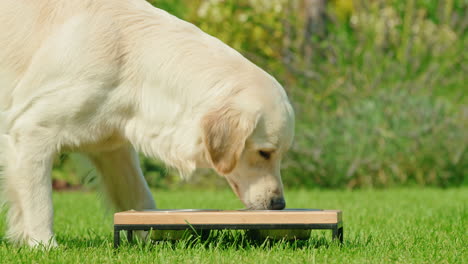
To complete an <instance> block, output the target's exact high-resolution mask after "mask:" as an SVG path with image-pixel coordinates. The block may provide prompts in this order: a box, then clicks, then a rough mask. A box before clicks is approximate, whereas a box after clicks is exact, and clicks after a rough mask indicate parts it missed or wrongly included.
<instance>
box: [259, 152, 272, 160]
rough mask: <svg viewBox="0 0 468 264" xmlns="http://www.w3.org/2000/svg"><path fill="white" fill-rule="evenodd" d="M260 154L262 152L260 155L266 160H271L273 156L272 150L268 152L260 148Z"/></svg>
mask: <svg viewBox="0 0 468 264" xmlns="http://www.w3.org/2000/svg"><path fill="white" fill-rule="evenodd" d="M258 154H260V156H262V158H264V159H266V160H269V159H270V157H271V152H267V151H264V150H259V151H258Z"/></svg>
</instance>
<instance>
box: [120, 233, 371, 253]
mask: <svg viewBox="0 0 468 264" xmlns="http://www.w3.org/2000/svg"><path fill="white" fill-rule="evenodd" d="M371 242H372V237H371V236H367V237H362V236H358V237H355V238H353V239H348V240H347V239H345V241H344V243H343V244H340V243H339V242H338V241H337V240H332V239H331V231H328V232H327V231H319V232H318V233H314V232H313V233H312V235H311V236H309V237H308V238H307V239H272V238H268V237H267V238H265V237H258V236H257V235H252V234H251V233H249V232H248V231H245V230H212V231H210V232H204V233H203V232H200V231H198V232H197V231H194V232H188V231H186V232H184V233H183V235H182V236H181V237H179V238H178V239H164V240H151V242H150V243H144V242H142V241H134V242H133V243H129V242H128V241H127V240H126V238H125V237H124V236H123V237H122V241H121V247H123V248H132V247H137V248H140V249H141V248H146V249H148V250H151V248H165V249H172V250H176V249H196V248H205V249H213V248H216V249H220V250H223V249H239V250H245V249H267V250H269V249H292V250H296V249H299V250H301V249H313V248H329V247H345V248H359V247H366V246H368V245H369V243H371Z"/></svg>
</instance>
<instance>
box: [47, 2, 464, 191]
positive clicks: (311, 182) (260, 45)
mask: <svg viewBox="0 0 468 264" xmlns="http://www.w3.org/2000/svg"><path fill="white" fill-rule="evenodd" d="M150 2H151V3H152V4H153V5H155V6H156V7H159V8H162V9H165V10H167V11H168V12H170V13H172V14H174V15H176V16H178V17H179V18H182V19H184V20H187V21H189V22H191V23H194V24H195V25H197V26H199V27H200V28H202V29H203V30H204V31H206V32H207V33H209V34H211V35H213V36H215V37H217V38H219V39H221V40H222V41H224V42H225V43H227V44H228V45H230V46H232V47H233V48H235V49H237V50H238V51H240V52H241V53H242V54H244V55H245V56H246V57H247V58H248V59H250V60H252V61H253V62H255V63H256V64H258V65H259V66H260V67H262V68H264V69H265V70H267V71H268V72H269V73H271V74H272V75H273V76H275V77H276V78H277V79H278V80H279V81H280V82H281V83H282V84H283V85H284V87H285V89H286V91H287V93H288V94H289V96H290V99H291V101H292V103H293V105H294V108H295V111H296V118H297V122H296V124H297V125H296V139H295V143H294V146H293V148H292V150H291V151H290V153H289V155H288V157H287V158H286V160H285V161H284V164H283V181H284V184H285V185H286V186H287V187H331V188H359V187H392V186H401V185H421V186H440V187H448V186H459V185H466V180H465V178H466V175H468V157H467V144H468V131H467V128H468V126H467V124H468V108H467V99H466V93H467V91H468V85H467V82H466V76H467V74H468V72H467V57H468V53H467V44H466V43H467V25H468V13H467V10H468V1H466V0H445V1H437V0H368V1H366V0H334V1H332V0H330V1H325V0H290V1H288V0H190V1H189V0H186V1H182V0H179V1H177V0H172V1H171V0H154V1H150ZM142 166H143V169H144V171H145V175H146V177H147V180H148V182H149V183H150V185H151V186H153V187H165V188H171V187H173V186H177V185H180V184H181V183H180V180H179V179H178V177H177V175H175V172H173V171H172V170H170V169H168V168H166V167H164V166H163V165H162V164H161V163H159V162H158V161H154V160H148V159H146V158H143V157H142ZM90 168H91V167H90V165H89V164H88V162H87V161H86V160H84V159H83V158H82V157H80V156H76V155H72V156H70V155H62V156H61V157H60V159H58V160H57V166H56V168H55V169H54V178H61V179H65V180H67V181H70V182H73V183H87V185H89V186H93V185H94V184H93V182H94V179H95V177H94V176H93V175H94V174H95V173H94V172H92V170H91V169H90ZM193 182H194V184H193V185H195V186H203V187H213V186H219V185H223V184H225V183H224V181H223V179H221V178H220V177H217V176H214V173H213V172H212V171H205V170H204V171H200V172H198V173H197V177H195V178H194V180H193Z"/></svg>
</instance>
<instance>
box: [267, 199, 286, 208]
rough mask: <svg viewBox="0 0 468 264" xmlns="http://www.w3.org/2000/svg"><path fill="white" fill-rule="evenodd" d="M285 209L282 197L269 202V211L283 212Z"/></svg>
mask: <svg viewBox="0 0 468 264" xmlns="http://www.w3.org/2000/svg"><path fill="white" fill-rule="evenodd" d="M285 207H286V201H285V200H284V198H283V197H280V198H273V199H271V201H270V208H268V209H270V210H283V209H284V208H285Z"/></svg>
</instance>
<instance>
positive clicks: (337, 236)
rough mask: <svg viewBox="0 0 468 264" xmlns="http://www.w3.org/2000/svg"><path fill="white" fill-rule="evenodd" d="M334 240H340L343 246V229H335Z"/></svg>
mask: <svg viewBox="0 0 468 264" xmlns="http://www.w3.org/2000/svg"><path fill="white" fill-rule="evenodd" d="M332 238H333V239H339V240H340V243H342V244H343V227H339V228H334V229H333V235H332Z"/></svg>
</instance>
